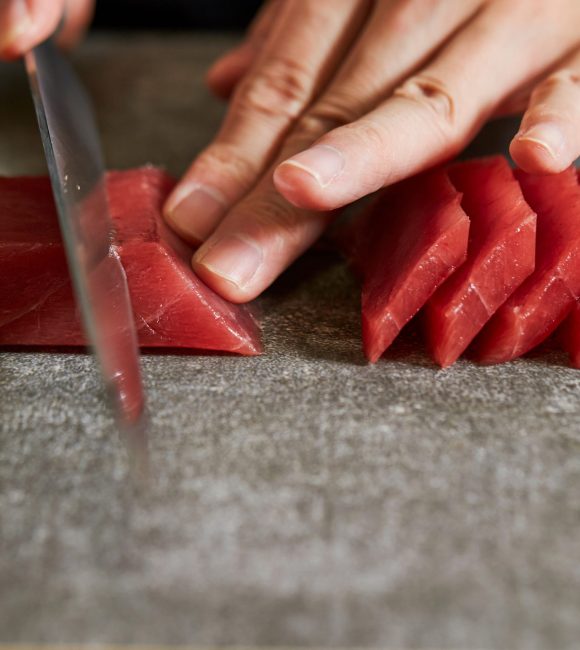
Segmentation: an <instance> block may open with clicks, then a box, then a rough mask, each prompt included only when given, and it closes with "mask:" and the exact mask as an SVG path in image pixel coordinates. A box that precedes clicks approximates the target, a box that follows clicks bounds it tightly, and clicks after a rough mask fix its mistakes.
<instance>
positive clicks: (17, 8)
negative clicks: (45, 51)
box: [0, 0, 64, 59]
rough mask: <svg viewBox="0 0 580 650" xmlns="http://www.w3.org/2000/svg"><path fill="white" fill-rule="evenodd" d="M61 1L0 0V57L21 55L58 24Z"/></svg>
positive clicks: (62, 3)
mask: <svg viewBox="0 0 580 650" xmlns="http://www.w3.org/2000/svg"><path fill="white" fill-rule="evenodd" d="M63 10H64V0H49V1H48V2H47V0H3V1H2V2H0V58H2V59H13V58H16V57H18V56H21V55H22V54H24V52H26V51H27V50H29V49H31V48H32V47H34V46H35V45H37V44H38V43H40V42H41V41H43V40H44V39H45V38H47V37H48V36H49V35H50V34H52V33H53V32H54V30H55V29H56V28H57V26H58V22H59V20H60V19H61V17H62V14H63Z"/></svg>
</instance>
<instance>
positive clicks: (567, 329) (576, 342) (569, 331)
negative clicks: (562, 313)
mask: <svg viewBox="0 0 580 650" xmlns="http://www.w3.org/2000/svg"><path fill="white" fill-rule="evenodd" d="M561 338H562V343H563V344H564V349H565V350H567V351H568V352H569V353H570V365H571V366H572V367H573V368H580V302H577V303H576V305H574V307H573V309H572V312H571V313H570V315H569V316H568V318H567V319H566V320H565V321H564V324H563V325H562V335H561Z"/></svg>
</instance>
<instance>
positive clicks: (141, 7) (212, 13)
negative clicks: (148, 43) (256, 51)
mask: <svg viewBox="0 0 580 650" xmlns="http://www.w3.org/2000/svg"><path fill="white" fill-rule="evenodd" d="M261 4H262V0H96V7H97V8H96V14H95V22H94V25H95V27H97V28H98V27H106V28H111V27H119V28H122V29H146V28H155V29H221V30H223V29H231V30H235V29H242V28H244V27H245V26H246V25H247V24H248V22H249V21H250V20H251V18H252V16H253V15H254V14H255V13H256V11H257V10H258V8H259V7H260V5H261Z"/></svg>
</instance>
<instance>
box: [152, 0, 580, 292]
mask: <svg viewBox="0 0 580 650" xmlns="http://www.w3.org/2000/svg"><path fill="white" fill-rule="evenodd" d="M208 81H209V83H210V85H211V87H212V88H214V89H215V90H216V91H217V92H218V93H219V94H221V95H228V94H230V93H231V102H230V107H229V111H228V114H227V116H226V119H225V121H224V123H223V125H222V127H221V129H220V131H219V133H218V135H217V137H216V138H215V140H214V141H213V142H212V143H211V144H210V145H209V146H208V148H207V149H206V150H205V151H203V152H202V153H201V154H200V155H199V156H198V157H197V159H196V160H195V161H194V163H193V164H192V166H191V167H190V169H189V170H188V172H187V173H186V175H185V176H184V178H183V179H182V180H181V182H180V183H179V185H178V186H177V188H176V189H175V191H174V192H173V194H172V195H171V196H170V197H169V200H168V201H167V204H166V206H165V214H166V218H167V220H168V222H169V224H170V225H172V226H173V228H174V229H175V230H176V231H177V232H178V233H179V234H181V235H182V236H183V237H185V238H186V239H188V240H190V241H192V242H194V243H200V242H203V244H202V245H201V247H200V248H199V249H198V250H197V252H196V254H195V255H194V257H193V262H192V263H193V268H194V270H195V271H196V272H197V274H198V275H199V276H200V277H201V278H202V279H203V280H204V281H205V282H206V283H207V284H208V285H209V286H211V287H212V288H213V289H215V290H216V291H217V292H218V293H220V294H222V295H223V296H225V297H226V298H229V299H230V300H233V301H234V302H245V301H247V300H251V299H252V298H254V297H255V296H257V295H258V294H259V293H261V292H262V291H263V290H264V289H265V288H266V287H267V286H268V285H269V284H270V283H271V282H272V281H273V280H274V279H275V278H276V277H277V276H278V275H279V274H280V273H281V272H282V271H283V270H284V269H285V268H286V267H287V266H288V265H289V264H290V263H291V262H292V261H293V260H294V259H295V258H296V257H297V256H298V255H300V254H301V253H302V252H303V251H304V250H305V249H306V248H308V247H309V246H310V245H311V244H312V243H313V242H314V241H315V240H316V239H317V238H318V237H319V236H320V234H321V233H322V231H323V230H324V228H325V227H326V226H327V224H329V222H330V221H331V220H332V218H333V212H329V211H334V210H335V209H337V208H340V207H341V206H344V205H346V204H348V203H350V202H352V201H354V200H355V199H358V198H360V197H362V196H364V195H366V194H369V193H371V192H373V191H375V190H378V189H379V188H381V187H384V186H385V185H389V184H391V183H394V182H396V181H398V180H400V179H402V178H404V177H406V176H409V175H411V174H414V173H416V172H419V171H420V170H422V169H424V168H427V167H429V166H431V165H433V164H436V163H438V162H441V161H443V160H445V159H448V158H450V157H452V156H453V155H455V154H457V153H458V152H459V151H460V150H461V149H462V148H463V147H464V146H465V145H466V144H467V143H468V142H469V141H470V139H471V138H472V137H473V136H474V135H475V133H476V132H477V131H478V130H479V129H480V127H481V126H482V125H483V123H484V122H486V121H487V120H488V119H489V118H491V117H493V116H494V115H498V114H500V113H502V112H505V111H514V110H518V111H519V110H522V109H526V111H525V114H524V117H523V120H522V127H521V130H520V131H519V133H518V134H517V135H516V136H515V137H514V139H513V141H512V144H511V153H512V155H513V157H514V159H515V160H516V162H517V163H518V164H519V165H520V166H521V167H523V168H524V169H525V170H526V171H529V172H532V173H551V172H559V171H561V170H563V169H565V168H566V167H567V166H568V165H569V164H570V163H571V162H572V161H573V160H574V159H575V158H576V157H577V156H578V155H579V154H580V2H579V1H578V0H550V2H546V0H374V1H371V0H271V2H270V3H269V4H268V5H267V6H266V8H265V9H264V10H263V12H262V15H261V16H260V17H259V18H258V20H257V23H256V24H255V26H254V27H253V29H252V30H251V32H250V35H249V39H248V41H247V42H246V43H245V44H244V45H242V46H241V47H240V48H237V49H236V50H235V51H233V52H231V53H229V54H227V55H226V56H225V57H224V58H223V59H221V60H220V61H218V62H217V63H216V64H215V65H214V67H213V68H212V70H210V73H209V75H208Z"/></svg>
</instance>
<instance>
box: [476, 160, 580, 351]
mask: <svg viewBox="0 0 580 650" xmlns="http://www.w3.org/2000/svg"><path fill="white" fill-rule="evenodd" d="M516 177H517V179H518V180H519V182H520V185H521V187H522V190H523V193H524V197H525V198H526V200H527V202H528V203H529V204H530V206H531V207H532V209H533V210H535V212H536V213H537V215H538V224H537V244H536V269H535V271H534V273H533V274H532V275H531V276H530V277H529V278H528V279H527V280H525V281H524V283H523V284H522V285H521V286H520V287H519V288H518V289H517V290H516V291H515V292H514V293H513V294H512V295H511V297H510V298H508V300H507V301H506V302H505V303H504V304H503V305H502V306H501V307H500V309H499V310H498V311H497V312H496V314H495V315H494V316H493V318H492V319H491V320H490V322H489V323H488V324H487V325H486V327H485V328H484V329H483V331H482V333H481V335H480V336H479V337H478V339H477V340H476V344H475V350H474V351H475V357H476V359H478V360H479V361H481V362H483V363H500V362H502V361H509V360H510V359H515V358H516V357H518V356H520V355H522V354H524V353H526V352H528V351H529V350H531V349H532V348H533V347H535V346H536V345H538V344H539V343H541V342H542V341H543V340H544V339H546V338H547V337H548V336H549V335H550V334H551V333H552V332H553V331H554V330H555V329H556V327H557V326H558V325H559V324H560V323H561V322H562V320H563V319H564V318H565V317H566V315H567V314H568V313H569V312H570V310H571V309H572V307H573V306H574V303H575V301H576V300H577V299H578V297H579V296H580V186H579V185H578V182H577V177H576V170H575V169H573V168H570V169H568V170H566V171H565V172H562V173H561V174H554V175H550V176H531V175H529V174H526V173H524V172H522V171H519V170H518V171H516Z"/></svg>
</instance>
